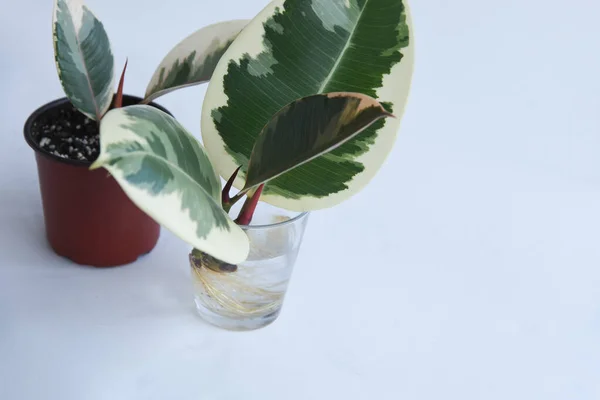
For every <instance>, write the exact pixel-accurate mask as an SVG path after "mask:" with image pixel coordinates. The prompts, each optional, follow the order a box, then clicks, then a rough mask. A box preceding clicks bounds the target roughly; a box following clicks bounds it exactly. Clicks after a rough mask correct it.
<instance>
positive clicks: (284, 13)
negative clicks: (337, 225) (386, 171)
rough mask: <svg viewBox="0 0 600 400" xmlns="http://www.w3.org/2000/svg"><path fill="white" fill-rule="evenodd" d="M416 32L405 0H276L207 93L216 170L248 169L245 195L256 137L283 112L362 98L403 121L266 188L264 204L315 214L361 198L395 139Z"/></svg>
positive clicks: (206, 138)
mask: <svg viewBox="0 0 600 400" xmlns="http://www.w3.org/2000/svg"><path fill="white" fill-rule="evenodd" d="M412 32H413V31H412V26H411V19H410V14H409V11H408V8H407V4H406V0H274V1H272V2H271V3H270V4H269V5H268V6H267V7H266V8H265V9H264V10H263V11H262V12H261V13H260V14H259V15H257V16H256V17H255V18H254V19H253V20H252V21H251V22H250V23H249V24H248V26H247V27H246V28H245V29H244V30H243V31H242V32H241V33H240V35H239V36H238V37H237V39H236V40H235V41H234V42H233V44H232V45H231V46H230V47H229V49H228V50H227V52H226V53H225V54H224V55H223V57H222V58H221V61H220V62H219V64H218V65H217V67H216V69H215V71H214V74H213V78H212V79H211V81H210V84H209V86H208V89H207V94H206V97H205V100H204V105H203V109H202V135H203V142H204V145H205V146H206V150H207V152H208V153H209V155H210V157H211V160H212V161H213V165H215V168H216V169H217V172H219V173H220V174H221V175H222V176H223V177H228V174H231V172H232V171H234V170H235V169H236V168H237V167H238V166H240V165H241V166H242V169H241V171H240V174H239V175H238V178H237V179H236V181H235V183H234V186H235V187H236V188H238V189H239V188H242V187H243V186H244V182H245V176H246V175H247V173H248V164H249V159H250V156H251V153H252V149H253V146H254V143H255V140H256V138H257V137H258V135H259V133H260V132H261V131H262V129H263V128H264V127H265V125H266V124H267V123H268V122H269V120H270V119H271V117H272V116H273V115H274V114H275V113H277V112H278V111H279V110H280V109H281V108H282V107H284V106H285V105H287V104H289V103H291V102H292V101H294V100H296V99H298V98H303V97H307V96H311V95H314V94H320V93H330V92H358V93H362V94H365V95H368V96H371V97H373V98H375V99H377V100H378V101H379V102H380V103H382V104H383V106H384V107H385V109H386V110H387V111H388V112H390V113H393V114H394V115H396V116H397V117H398V118H396V119H392V118H387V119H381V120H378V121H377V122H375V123H374V124H372V125H371V126H370V127H369V128H368V129H366V130H365V131H364V132H362V133H361V134H360V135H357V136H356V137H354V138H352V139H351V140H348V141H347V142H345V143H344V144H343V145H341V146H339V147H338V148H336V149H335V150H333V151H331V152H329V153H327V154H323V155H321V156H320V157H318V158H315V159H313V160H311V161H310V162H307V163H305V164H303V165H301V166H299V167H298V168H295V169H293V170H291V171H289V172H287V173H285V174H283V175H281V176H278V177H277V178H275V179H273V180H271V181H269V183H268V184H267V185H266V186H265V191H264V194H263V196H262V198H261V199H262V200H263V201H265V202H267V203H271V204H273V205H276V206H279V207H282V208H286V209H290V210H295V211H308V210H314V209H321V208H326V207H331V206H334V205H336V204H339V203H340V202H342V201H344V200H346V199H348V198H349V197H351V196H352V195H353V194H355V193H357V192H358V191H359V190H361V189H362V188H363V187H364V186H365V185H366V184H367V183H368V182H369V181H370V180H371V179H372V178H373V177H374V175H375V174H376V173H377V171H378V170H379V168H380V167H381V165H382V164H383V162H384V161H385V159H386V157H387V155H388V154H389V152H390V151H391V149H392V147H393V144H394V142H395V138H396V136H397V132H398V130H399V126H400V119H401V117H402V115H403V113H404V108H405V105H406V102H407V99H408V93H409V88H410V84H411V80H412V72H413V47H414V43H413V42H414V40H413V37H412ZM281 134H282V135H285V132H282V133H281Z"/></svg>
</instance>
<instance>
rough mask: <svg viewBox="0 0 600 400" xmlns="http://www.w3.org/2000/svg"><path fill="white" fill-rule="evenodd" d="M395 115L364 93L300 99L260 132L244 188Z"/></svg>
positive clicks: (255, 184)
mask: <svg viewBox="0 0 600 400" xmlns="http://www.w3.org/2000/svg"><path fill="white" fill-rule="evenodd" d="M390 116H391V114H390V113H388V112H387V111H386V110H385V109H384V108H383V106H382V105H381V104H379V102H378V101H377V100H375V99H373V98H372V97H369V96H366V95H364V94H360V93H327V94H318V95H314V96H309V97H305V98H302V99H299V100H296V101H294V102H293V103H291V104H289V105H287V106H285V107H284V108H283V109H282V110H281V111H279V112H278V113H277V114H275V117H273V119H271V121H269V123H268V124H267V126H265V128H264V129H263V130H262V132H261V133H260V135H258V138H257V139H256V144H255V145H254V150H253V151H252V154H251V155H250V161H249V164H248V173H247V175H246V185H245V188H244V189H249V188H253V187H254V186H257V185H260V184H261V183H265V182H267V181H268V180H271V179H273V178H276V177H278V176H281V175H282V174H284V173H288V172H289V171H291V170H293V169H294V168H297V167H299V166H300V165H302V164H304V163H307V162H309V161H310V160H313V159H315V158H316V157H318V156H320V155H322V154H325V153H327V152H330V151H332V150H334V149H336V148H337V147H339V146H341V145H342V144H343V143H345V142H347V141H348V140H350V139H352V138H353V137H355V136H356V135H358V134H359V133H361V132H362V131H363V130H364V129H366V128H367V127H369V126H370V125H371V124H372V123H374V122H375V121H377V120H379V119H381V118H384V117H390Z"/></svg>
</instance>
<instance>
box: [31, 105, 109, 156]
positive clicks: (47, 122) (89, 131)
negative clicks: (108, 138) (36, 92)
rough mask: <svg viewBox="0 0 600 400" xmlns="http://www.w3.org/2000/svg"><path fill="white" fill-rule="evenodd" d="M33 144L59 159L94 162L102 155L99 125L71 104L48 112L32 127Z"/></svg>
mask: <svg viewBox="0 0 600 400" xmlns="http://www.w3.org/2000/svg"><path fill="white" fill-rule="evenodd" d="M31 134H32V138H33V140H34V141H35V142H36V143H37V144H38V145H39V146H40V147H41V148H42V149H43V150H45V151H47V152H48V153H50V154H54V155H55V156H58V157H62V158H68V159H71V160H78V161H84V162H86V161H87V162H93V161H95V160H96V158H98V154H99V152H100V139H99V130H98V123H97V122H96V121H93V120H91V119H89V118H88V117H86V116H85V115H84V114H82V113H81V112H79V111H78V110H77V109H75V108H74V107H73V106H72V105H71V103H67V104H65V105H64V106H62V107H57V108H54V109H51V110H48V111H47V112H45V113H44V114H42V115H41V116H40V117H39V118H38V119H37V121H35V122H34V123H33V125H32V131H31Z"/></svg>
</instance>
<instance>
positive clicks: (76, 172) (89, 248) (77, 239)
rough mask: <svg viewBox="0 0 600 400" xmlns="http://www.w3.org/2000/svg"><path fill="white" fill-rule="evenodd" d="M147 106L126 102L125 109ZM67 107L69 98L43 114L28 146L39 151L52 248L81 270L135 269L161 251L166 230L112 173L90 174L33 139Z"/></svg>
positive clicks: (85, 166)
mask: <svg viewBox="0 0 600 400" xmlns="http://www.w3.org/2000/svg"><path fill="white" fill-rule="evenodd" d="M141 100H142V99H140V98H139V97H135V96H128V95H124V96H123V104H124V105H130V104H137V103H139V102H140V101H141ZM151 105H152V106H154V107H156V108H159V109H160V110H162V111H165V112H167V113H168V111H167V110H166V109H164V108H163V107H161V106H159V105H157V104H154V103H152V104H151ZM67 106H70V103H69V100H68V99H67V98H66V97H65V98H62V99H58V100H55V101H53V102H50V103H48V104H46V105H44V106H42V107H40V108H38V109H37V110H36V111H34V112H33V113H32V114H31V116H30V117H29V118H28V119H27V122H26V123H25V128H24V133H25V140H26V141H27V143H28V144H29V146H30V147H31V148H32V149H33V150H34V151H35V158H36V162H37V168H38V176H39V183H40V190H41V195H42V205H43V210H44V222H45V227H46V237H47V239H48V242H49V243H50V246H51V247H52V249H53V250H54V251H55V252H56V254H58V255H60V256H63V257H66V258H68V259H70V260H72V261H74V262H75V263H77V264H81V265H89V266H94V267H113V266H119V265H125V264H129V263H132V262H134V261H136V260H137V259H138V258H139V257H140V256H141V255H144V254H147V253H149V252H150V251H152V249H153V248H154V246H156V243H157V242H158V238H159V236H160V225H159V224H157V223H156V222H155V221H154V220H153V219H152V218H150V217H149V216H148V215H147V214H145V213H144V212H143V211H141V210H140V209H139V208H138V207H137V206H136V205H135V204H133V202H132V201H131V200H129V198H128V197H127V196H126V195H125V193H124V192H123V190H122V189H121V187H120V186H119V185H118V183H117V182H116V181H115V180H114V178H112V177H111V176H110V175H109V173H108V171H106V170H105V169H102V168H101V169H97V170H93V171H90V170H89V166H90V163H89V162H83V161H75V160H70V159H64V158H61V157H58V156H55V155H53V154H51V153H49V152H48V151H46V150H45V149H43V148H41V147H40V146H39V145H38V143H37V141H36V140H34V139H33V137H32V125H33V123H34V122H35V121H36V120H37V119H39V118H40V117H42V116H43V115H44V114H45V113H49V112H52V111H53V110H55V109H56V108H60V107H67ZM169 114H170V113H169Z"/></svg>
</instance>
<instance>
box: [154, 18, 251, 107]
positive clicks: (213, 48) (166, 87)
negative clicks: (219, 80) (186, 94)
mask: <svg viewBox="0 0 600 400" xmlns="http://www.w3.org/2000/svg"><path fill="white" fill-rule="evenodd" d="M248 22H249V21H248V20H233V21H226V22H219V23H217V24H213V25H209V26H206V27H204V28H202V29H200V30H198V31H196V32H194V33H193V34H191V35H190V36H188V37H187V38H185V39H184V40H182V41H181V42H180V43H179V44H178V45H177V46H175V48H173V50H171V51H170V52H169V54H167V56H166V57H165V58H164V59H163V60H162V61H161V63H160V65H159V66H158V68H157V69H156V72H154V75H153V76H152V79H151V80H150V83H149V84H148V88H147V89H146V95H145V97H146V98H145V99H144V103H146V104H147V103H150V102H151V101H153V100H154V99H156V98H157V97H159V96H162V95H164V94H167V93H169V92H171V91H173V90H176V89H179V88H183V87H188V86H193V85H198V84H200V83H203V82H208V81H209V80H210V78H211V77H212V74H213V71H214V69H215V67H216V66H217V63H218V62H219V60H220V59H221V56H222V55H223V54H224V53H225V51H226V50H227V49H228V48H229V45H230V44H231V43H232V42H233V40H234V39H235V38H236V37H237V36H238V34H239V33H240V31H241V30H242V29H243V28H244V27H245V26H246V25H247V24H248Z"/></svg>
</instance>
